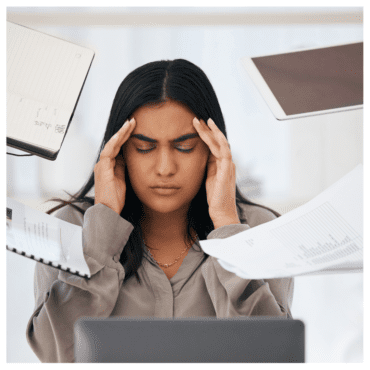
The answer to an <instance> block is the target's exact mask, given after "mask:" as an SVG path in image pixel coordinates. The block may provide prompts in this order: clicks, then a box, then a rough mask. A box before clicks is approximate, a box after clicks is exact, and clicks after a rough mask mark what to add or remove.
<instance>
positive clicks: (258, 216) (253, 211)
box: [240, 203, 277, 227]
mask: <svg viewBox="0 0 370 370" xmlns="http://www.w3.org/2000/svg"><path fill="white" fill-rule="evenodd" d="M240 206H241V208H242V210H243V216H244V218H245V219H246V222H242V223H247V224H248V225H249V226H250V227H254V226H258V225H261V224H264V223H266V222H269V221H272V220H274V219H275V218H277V217H276V216H275V215H274V214H273V213H272V212H271V211H269V210H268V209H266V208H263V207H259V206H256V205H250V204H244V203H240Z"/></svg>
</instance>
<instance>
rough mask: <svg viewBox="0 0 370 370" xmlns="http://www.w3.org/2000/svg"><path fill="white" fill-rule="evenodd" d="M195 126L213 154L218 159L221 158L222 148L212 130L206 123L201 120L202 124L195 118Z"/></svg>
mask: <svg viewBox="0 0 370 370" xmlns="http://www.w3.org/2000/svg"><path fill="white" fill-rule="evenodd" d="M193 125H194V127H195V129H196V130H197V131H198V134H199V136H200V138H201V139H202V140H203V141H204V142H205V143H206V144H207V145H208V147H209V149H210V151H211V153H212V154H213V155H214V156H215V157H216V158H220V157H221V153H220V148H219V144H218V142H217V140H216V139H215V137H214V134H213V132H212V131H211V129H210V128H209V127H208V126H207V125H206V123H205V122H204V121H203V120H201V122H200V121H199V120H198V119H197V118H196V117H195V118H194V119H193Z"/></svg>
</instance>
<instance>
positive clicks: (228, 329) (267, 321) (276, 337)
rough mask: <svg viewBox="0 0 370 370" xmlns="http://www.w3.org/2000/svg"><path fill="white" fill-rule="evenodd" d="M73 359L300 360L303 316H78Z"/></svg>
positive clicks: (301, 360) (132, 360)
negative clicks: (300, 317)
mask: <svg viewBox="0 0 370 370" xmlns="http://www.w3.org/2000/svg"><path fill="white" fill-rule="evenodd" d="M74 333H75V336H74V350H75V362H131V363H136V362H276V363H281V362H288V363H289V362H304V359H305V350H304V347H305V346H304V340H305V335H304V333H305V327H304V323H303V322H302V321H301V320H293V319H285V318H276V317H258V318H254V317H247V316H243V317H237V318H228V319H217V318H213V317H212V318H208V317H205V318H194V319H188V318H186V319H185V318H174V319H164V318H163V319H161V318H134V317H130V318H126V317H122V318H117V317H116V318H107V319H101V318H87V317H85V318H80V319H78V320H77V321H76V323H75V326H74Z"/></svg>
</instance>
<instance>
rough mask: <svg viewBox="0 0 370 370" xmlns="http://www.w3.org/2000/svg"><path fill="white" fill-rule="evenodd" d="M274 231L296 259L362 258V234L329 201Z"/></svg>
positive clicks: (319, 261) (309, 261)
mask: <svg viewBox="0 0 370 370" xmlns="http://www.w3.org/2000/svg"><path fill="white" fill-rule="evenodd" d="M270 232H271V235H273V236H274V237H275V238H277V239H278V240H279V241H280V242H281V243H282V245H283V246H284V247H285V248H287V250H288V251H290V252H292V253H293V255H295V257H294V258H295V260H297V261H299V262H306V263H307V264H308V265H320V264H325V263H327V262H331V261H335V260H338V262H339V261H340V259H342V258H346V259H349V260H351V261H358V260H360V259H362V249H363V240H362V236H361V235H360V234H359V233H358V232H357V231H356V230H354V229H353V228H352V227H351V225H349V224H348V222H346V220H344V219H343V217H342V216H341V215H340V214H339V213H338V212H337V211H336V210H335V209H334V208H333V207H332V206H331V204H330V203H328V202H326V203H323V204H322V205H321V206H319V207H317V208H316V209H314V210H312V211H310V212H308V213H307V214H305V215H302V216H300V217H298V218H296V219H294V220H292V221H291V222H289V223H287V224H285V225H283V226H280V227H278V228H276V229H273V230H271V231H270ZM302 240H304V242H302ZM287 267H294V263H292V264H291V266H287Z"/></svg>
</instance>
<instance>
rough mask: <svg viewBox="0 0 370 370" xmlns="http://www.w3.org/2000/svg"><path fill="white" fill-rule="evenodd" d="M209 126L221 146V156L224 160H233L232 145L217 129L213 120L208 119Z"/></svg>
mask: <svg viewBox="0 0 370 370" xmlns="http://www.w3.org/2000/svg"><path fill="white" fill-rule="evenodd" d="M208 125H209V127H210V129H211V130H212V132H213V133H214V135H215V137H216V138H217V140H218V143H219V145H220V150H221V154H222V156H223V157H224V158H228V159H231V158H232V156H231V151H230V144H229V142H228V141H227V139H226V137H225V135H224V134H223V133H222V131H221V130H220V129H219V128H218V127H217V125H216V124H215V122H214V121H213V119H212V118H209V119H208Z"/></svg>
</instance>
